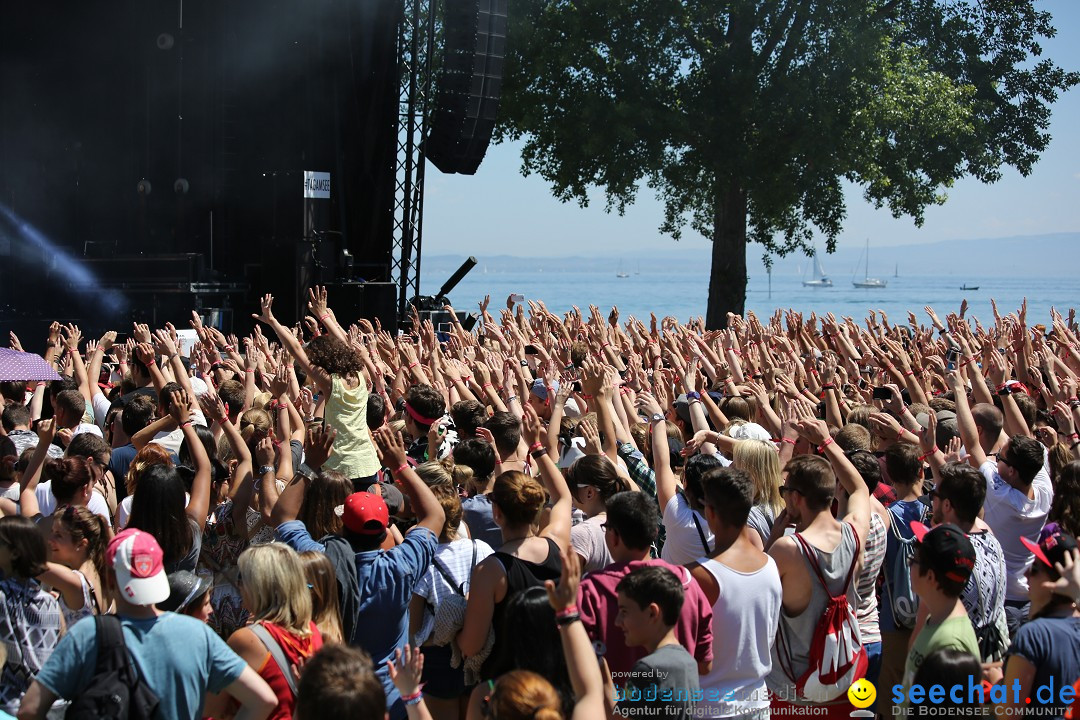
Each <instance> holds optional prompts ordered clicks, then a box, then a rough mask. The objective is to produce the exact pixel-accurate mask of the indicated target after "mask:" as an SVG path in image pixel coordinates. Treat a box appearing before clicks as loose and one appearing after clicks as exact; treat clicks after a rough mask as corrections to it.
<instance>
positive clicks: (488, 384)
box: [480, 382, 492, 388]
mask: <svg viewBox="0 0 1080 720" xmlns="http://www.w3.org/2000/svg"><path fill="white" fill-rule="evenodd" d="M480 387H482V388H489V387H492V385H491V383H489V382H486V383H484V384H483V385H481V386H480Z"/></svg>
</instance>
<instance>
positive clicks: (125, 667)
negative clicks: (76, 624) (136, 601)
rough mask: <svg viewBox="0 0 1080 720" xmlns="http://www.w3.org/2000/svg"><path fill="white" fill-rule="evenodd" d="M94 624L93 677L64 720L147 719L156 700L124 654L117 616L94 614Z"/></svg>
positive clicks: (134, 664)
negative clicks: (94, 652) (99, 719)
mask: <svg viewBox="0 0 1080 720" xmlns="http://www.w3.org/2000/svg"><path fill="white" fill-rule="evenodd" d="M84 622H85V621H84ZM94 625H95V627H94V632H95V633H96V637H97V648H98V653H97V665H96V667H95V668H94V677H93V679H91V681H90V685H89V686H88V687H87V688H86V689H85V690H84V691H83V692H82V693H81V694H80V695H79V697H77V698H75V700H73V701H72V702H71V705H69V706H68V709H67V711H66V712H65V713H64V720H92V719H95V718H106V719H107V720H150V719H151V718H152V717H153V716H154V712H155V711H156V710H157V707H158V703H159V702H160V700H159V699H158V696H157V695H155V694H154V691H153V690H151V689H150V687H149V686H148V685H147V684H146V681H145V680H144V679H143V677H142V674H141V673H140V672H139V666H138V665H137V664H136V663H135V659H134V658H133V657H131V655H130V654H129V653H128V649H127V645H125V644H124V631H123V628H122V626H121V625H120V618H118V617H116V616H115V615H95V616H94Z"/></svg>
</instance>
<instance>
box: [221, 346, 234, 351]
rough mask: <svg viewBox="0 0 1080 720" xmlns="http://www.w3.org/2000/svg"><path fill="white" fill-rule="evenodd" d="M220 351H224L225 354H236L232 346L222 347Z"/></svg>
mask: <svg viewBox="0 0 1080 720" xmlns="http://www.w3.org/2000/svg"><path fill="white" fill-rule="evenodd" d="M222 350H224V351H225V352H236V348H234V347H233V346H232V345H225V346H224V347H222Z"/></svg>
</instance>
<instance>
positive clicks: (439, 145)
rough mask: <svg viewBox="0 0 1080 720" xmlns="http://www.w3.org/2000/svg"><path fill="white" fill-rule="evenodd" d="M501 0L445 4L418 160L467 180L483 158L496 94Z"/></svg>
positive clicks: (502, 43)
mask: <svg viewBox="0 0 1080 720" xmlns="http://www.w3.org/2000/svg"><path fill="white" fill-rule="evenodd" d="M506 13H507V0H446V14H445V17H444V21H443V28H444V37H445V57H444V60H443V72H442V74H441V75H440V77H439V81H438V85H437V89H436V94H435V101H436V104H435V111H434V113H433V114H432V120H431V131H430V132H429V133H428V137H427V139H426V140H425V141H424V146H423V150H424V155H425V156H426V157H427V159H428V160H430V161H431V162H432V164H434V165H435V167H437V168H439V170H441V171H442V172H444V173H460V174H463V175H473V174H475V173H476V169H477V168H478V167H480V162H481V161H482V160H483V159H484V155H485V154H486V153H487V147H488V144H489V143H490V142H491V134H492V132H493V131H494V130H495V118H496V115H497V114H498V111H499V97H500V96H501V94H502V76H503V62H504V58H505V55H506V24H507V16H506Z"/></svg>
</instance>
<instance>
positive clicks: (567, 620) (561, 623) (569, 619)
mask: <svg viewBox="0 0 1080 720" xmlns="http://www.w3.org/2000/svg"><path fill="white" fill-rule="evenodd" d="M580 620H581V615H579V614H578V613H574V614H573V615H564V616H562V617H558V616H556V617H555V625H556V627H560V628H564V627H569V626H571V625H573V624H574V623H576V622H578V621H580Z"/></svg>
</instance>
